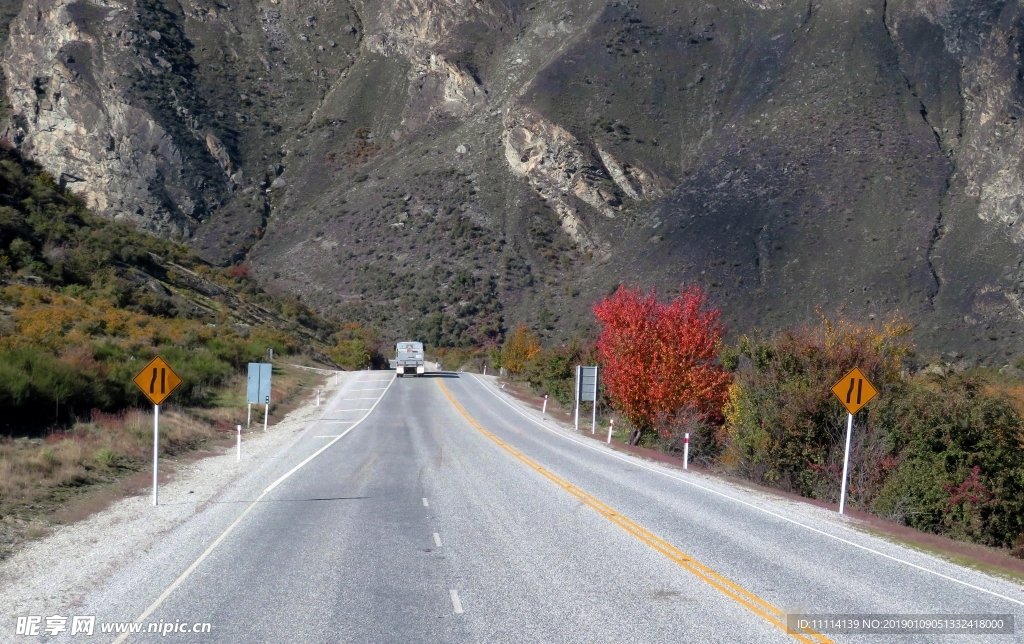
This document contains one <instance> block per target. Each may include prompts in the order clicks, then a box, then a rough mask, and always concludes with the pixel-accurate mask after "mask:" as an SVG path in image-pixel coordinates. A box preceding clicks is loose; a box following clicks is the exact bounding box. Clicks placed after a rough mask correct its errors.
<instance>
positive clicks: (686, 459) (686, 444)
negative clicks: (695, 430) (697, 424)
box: [683, 432, 690, 470]
mask: <svg viewBox="0 0 1024 644" xmlns="http://www.w3.org/2000/svg"><path fill="white" fill-rule="evenodd" d="M683 469H684V470H688V469H690V433H689V432H687V433H685V434H683Z"/></svg>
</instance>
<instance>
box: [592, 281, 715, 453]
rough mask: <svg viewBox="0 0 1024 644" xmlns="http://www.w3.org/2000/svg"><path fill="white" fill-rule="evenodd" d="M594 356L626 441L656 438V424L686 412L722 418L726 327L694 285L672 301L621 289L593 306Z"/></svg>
mask: <svg viewBox="0 0 1024 644" xmlns="http://www.w3.org/2000/svg"><path fill="white" fill-rule="evenodd" d="M594 315H595V316H596V317H597V320H598V323H599V324H600V325H601V335H600V337H599V338H598V340H597V351H598V356H599V357H600V361H601V365H602V366H603V367H604V369H603V380H604V384H605V387H606V389H607V391H608V395H609V397H610V398H611V400H612V404H613V406H614V407H615V409H616V410H617V411H619V412H620V413H621V414H622V415H623V416H625V417H626V419H627V420H628V421H629V423H630V424H631V425H632V427H633V433H632V436H631V437H630V442H631V443H632V444H634V445H636V444H639V443H640V442H641V440H643V439H645V438H646V439H652V438H653V436H654V435H655V423H656V421H657V420H658V419H659V418H661V417H664V416H666V415H672V414H677V413H678V412H680V410H683V409H687V410H689V412H690V413H692V414H695V415H698V416H700V417H702V418H703V419H705V420H706V421H707V422H709V423H717V422H718V421H719V420H720V418H721V411H722V405H723V403H724V402H725V398H726V393H727V388H728V385H729V381H730V380H731V375H730V374H729V372H727V371H726V370H725V369H723V368H722V366H721V365H719V364H717V362H716V360H717V358H718V352H719V348H720V345H721V339H722V336H723V335H724V334H725V328H724V327H723V326H722V324H721V323H720V321H719V318H720V315H721V312H720V311H718V310H716V309H710V308H708V306H707V297H706V296H705V295H704V293H703V291H701V289H700V288H699V287H697V286H690V287H688V288H684V289H682V290H681V292H680V294H679V295H678V296H676V297H675V298H674V299H673V300H672V301H671V302H670V303H668V304H663V303H661V302H659V301H658V298H657V293H656V292H655V291H653V290H652V291H651V293H650V294H649V295H644V294H643V292H642V291H641V290H640V289H639V288H636V289H631V288H628V287H625V286H620V287H619V288H618V290H616V291H615V293H614V294H612V295H610V296H608V297H606V298H605V299H604V300H602V301H601V302H599V303H597V304H596V305H595V306H594Z"/></svg>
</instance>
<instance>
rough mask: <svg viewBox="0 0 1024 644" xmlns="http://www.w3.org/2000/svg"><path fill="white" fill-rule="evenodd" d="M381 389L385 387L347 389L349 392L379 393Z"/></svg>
mask: <svg viewBox="0 0 1024 644" xmlns="http://www.w3.org/2000/svg"><path fill="white" fill-rule="evenodd" d="M381 389H387V387H367V388H366V389H349V391H380V390H381Z"/></svg>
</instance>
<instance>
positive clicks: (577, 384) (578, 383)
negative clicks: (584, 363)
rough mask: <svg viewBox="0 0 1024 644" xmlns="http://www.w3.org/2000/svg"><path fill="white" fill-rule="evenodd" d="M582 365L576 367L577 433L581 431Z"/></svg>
mask: <svg viewBox="0 0 1024 644" xmlns="http://www.w3.org/2000/svg"><path fill="white" fill-rule="evenodd" d="M580 369H582V367H580V365H576V411H575V414H574V415H575V421H574V423H575V425H576V431H580Z"/></svg>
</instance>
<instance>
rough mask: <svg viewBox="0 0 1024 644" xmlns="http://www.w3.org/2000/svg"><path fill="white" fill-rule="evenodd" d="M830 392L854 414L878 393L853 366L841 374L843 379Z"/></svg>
mask: <svg viewBox="0 0 1024 644" xmlns="http://www.w3.org/2000/svg"><path fill="white" fill-rule="evenodd" d="M832 393H834V394H835V395H836V398H838V399H839V402H841V403H843V407H846V410H847V411H848V412H850V413H851V414H856V413H857V412H858V411H860V409H861V407H863V406H864V405H866V404H868V401H869V400H871V399H872V398H874V397H875V396H877V395H878V390H877V389H875V388H874V386H872V384H871V383H870V382H868V379H867V378H866V377H865V376H864V374H863V373H861V372H860V369H857V368H856V367H854V369H853V371H851V372H850V373H848V374H846V375H845V376H843V379H842V380H840V381H839V382H837V383H836V384H835V386H834V387H832Z"/></svg>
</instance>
